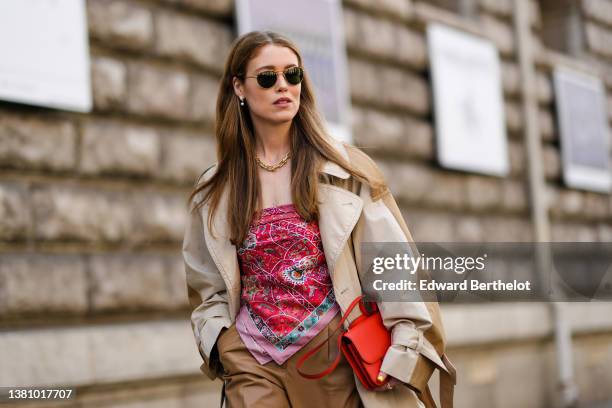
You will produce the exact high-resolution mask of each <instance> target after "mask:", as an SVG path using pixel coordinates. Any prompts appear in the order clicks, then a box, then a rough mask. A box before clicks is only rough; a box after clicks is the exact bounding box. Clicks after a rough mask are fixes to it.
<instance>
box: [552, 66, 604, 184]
mask: <svg viewBox="0 0 612 408" xmlns="http://www.w3.org/2000/svg"><path fill="white" fill-rule="evenodd" d="M553 82H554V89H555V103H556V108H557V124H558V128H559V132H560V135H561V157H562V162H563V181H564V182H565V184H566V185H567V186H569V187H573V188H579V189H585V190H592V191H598V192H604V193H607V192H609V191H610V187H611V182H612V177H611V174H610V129H609V126H608V117H607V108H606V103H607V102H606V91H605V87H604V84H603V82H602V80H601V79H600V78H597V77H596V76H592V75H588V74H585V73H581V72H578V71H574V70H571V69H569V68H564V67H557V68H555V70H554V72H553Z"/></svg>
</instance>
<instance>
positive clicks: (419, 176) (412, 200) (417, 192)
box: [380, 162, 433, 204]
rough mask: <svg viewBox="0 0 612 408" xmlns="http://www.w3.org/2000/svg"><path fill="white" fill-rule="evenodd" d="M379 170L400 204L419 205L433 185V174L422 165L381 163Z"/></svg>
mask: <svg viewBox="0 0 612 408" xmlns="http://www.w3.org/2000/svg"><path fill="white" fill-rule="evenodd" d="M380 168H381V170H382V171H383V173H384V174H385V179H386V180H387V184H388V185H389V189H390V190H391V192H392V193H393V195H394V197H396V199H397V200H398V201H401V202H402V203H408V204H419V203H421V202H422V201H423V200H424V199H425V197H426V196H427V194H429V190H430V189H431V186H432V183H433V172H432V171H431V170H430V169H428V168H427V167H425V166H423V165H419V164H416V163H411V162H404V163H401V164H400V163H391V164H389V163H384V162H383V163H381V164H380Z"/></svg>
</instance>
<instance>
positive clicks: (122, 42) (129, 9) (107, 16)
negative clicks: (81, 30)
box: [87, 0, 153, 51]
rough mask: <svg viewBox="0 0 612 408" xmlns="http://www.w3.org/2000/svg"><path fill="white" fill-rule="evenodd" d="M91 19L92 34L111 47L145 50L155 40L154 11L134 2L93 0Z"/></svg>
mask: <svg viewBox="0 0 612 408" xmlns="http://www.w3.org/2000/svg"><path fill="white" fill-rule="evenodd" d="M87 21H88V24H89V32H90V35H92V36H93V37H95V38H97V39H99V40H101V41H104V42H106V43H109V44H110V45H111V46H119V47H122V48H129V49H134V50H138V51H141V50H142V49H146V48H149V47H150V46H151V44H152V42H153V17H152V14H151V10H150V9H148V8H146V7H143V6H141V5H139V4H137V3H135V2H132V1H124V0H90V1H88V2H87Z"/></svg>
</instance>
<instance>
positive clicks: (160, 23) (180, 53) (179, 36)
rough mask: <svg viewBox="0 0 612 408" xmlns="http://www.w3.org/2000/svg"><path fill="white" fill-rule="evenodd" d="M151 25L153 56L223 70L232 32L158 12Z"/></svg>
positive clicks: (199, 20) (221, 26)
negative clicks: (153, 35)
mask: <svg viewBox="0 0 612 408" xmlns="http://www.w3.org/2000/svg"><path fill="white" fill-rule="evenodd" d="M155 21H156V29H157V37H156V39H157V43H156V49H157V52H159V53H160V54H162V55H165V56H169V57H172V58H180V59H185V60H187V61H190V62H194V63H196V64H200V65H204V66H208V67H212V68H215V69H218V70H222V69H223V64H224V63H225V58H226V54H227V53H228V52H229V50H230V48H231V42H232V32H231V29H230V27H229V26H228V25H225V24H222V23H218V22H216V21H214V20H209V19H205V18H201V17H191V16H188V15H184V14H179V13H170V12H159V13H158V14H157V15H156V16H155Z"/></svg>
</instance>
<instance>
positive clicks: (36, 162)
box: [0, 114, 76, 171]
mask: <svg viewBox="0 0 612 408" xmlns="http://www.w3.org/2000/svg"><path fill="white" fill-rule="evenodd" d="M75 153H76V131H75V129H74V125H73V124H72V123H70V122H68V121H66V120H61V119H56V118H52V117H45V115H38V116H37V117H34V116H26V115H13V114H3V115H1V116H0V165H2V166H3V167H4V166H6V167H12V168H18V169H36V170H43V169H45V170H46V169H49V170H54V171H66V170H71V169H73V168H74V165H75Z"/></svg>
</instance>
